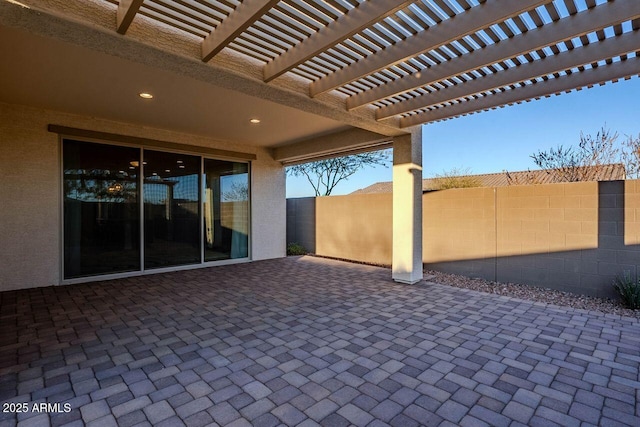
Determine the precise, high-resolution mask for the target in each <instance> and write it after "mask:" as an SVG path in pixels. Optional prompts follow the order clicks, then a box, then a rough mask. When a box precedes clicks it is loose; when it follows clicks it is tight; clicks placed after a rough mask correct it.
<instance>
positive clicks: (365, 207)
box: [315, 193, 393, 265]
mask: <svg viewBox="0 0 640 427" xmlns="http://www.w3.org/2000/svg"><path fill="white" fill-rule="evenodd" d="M391 197H392V195H391V193H386V194H357V195H349V196H332V197H318V198H316V227H315V230H316V253H317V254H319V255H324V256H330V257H335V258H344V259H351V260H354V261H362V262H370V263H374V264H385V265H391V250H392V249H391V248H392V215H393V212H392V200H391Z"/></svg>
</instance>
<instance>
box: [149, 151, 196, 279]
mask: <svg viewBox="0 0 640 427" xmlns="http://www.w3.org/2000/svg"><path fill="white" fill-rule="evenodd" d="M143 157H144V162H143V168H144V191H143V192H144V240H145V242H144V267H145V268H159V267H169V266H174V265H184V264H196V263H199V262H201V261H200V194H199V193H200V191H199V189H200V167H201V166H200V157H197V156H188V155H184V154H175V153H165V152H161V151H152V150H144V155H143Z"/></svg>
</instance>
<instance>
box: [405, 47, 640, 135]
mask: <svg viewBox="0 0 640 427" xmlns="http://www.w3.org/2000/svg"><path fill="white" fill-rule="evenodd" d="M639 74H640V58H637V57H635V58H632V59H627V60H626V61H619V62H614V63H612V64H610V65H604V66H600V67H598V68H592V69H589V70H586V71H583V72H580V73H572V74H570V75H566V76H562V77H558V78H555V79H550V80H546V81H543V82H538V83H535V84H530V85H528V86H525V87H521V88H517V89H514V90H509V91H505V92H501V93H496V94H494V95H490V96H485V97H482V98H479V99H475V100H471V101H466V102H460V103H458V104H455V105H451V106H448V107H445V108H440V109H437V110H432V111H427V112H424V113H420V114H415V115H412V116H409V117H405V118H403V119H401V120H400V127H402V128H408V127H412V126H417V125H421V124H424V123H429V122H434V121H437V120H444V119H449V118H452V117H457V116H462V115H465V114H470V113H475V112H478V111H484V110H489V109H492V108H497V107H502V106H504V105H510V104H514V103H518V102H523V101H528V100H531V99H536V98H542V97H547V96H551V95H554V94H560V93H563V92H568V91H571V90H574V89H579V88H583V87H589V86H594V85H597V84H603V83H606V82H610V81H614V80H619V79H624V78H627V77H631V76H634V75H639Z"/></svg>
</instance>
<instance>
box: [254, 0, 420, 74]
mask: <svg viewBox="0 0 640 427" xmlns="http://www.w3.org/2000/svg"><path fill="white" fill-rule="evenodd" d="M412 2H413V0H370V1H368V2H366V3H362V4H360V6H358V7H356V8H354V9H352V10H351V11H349V12H348V13H346V14H344V15H342V16H341V17H340V18H338V19H336V20H335V21H333V22H332V23H330V24H329V25H327V26H326V27H324V28H323V29H321V30H320V31H318V32H317V33H315V34H312V35H311V36H310V37H309V38H307V39H305V40H304V41H303V42H302V43H300V44H298V45H296V46H294V47H293V48H292V49H290V50H289V51H287V52H286V53H284V54H282V55H280V56H279V57H277V58H275V59H274V60H273V61H271V62H269V63H268V64H267V65H265V66H264V69H263V74H264V81H265V82H269V81H271V80H273V79H275V78H276V77H278V76H281V75H282V74H284V73H286V72H287V71H289V70H291V69H292V68H294V67H296V66H297V65H299V64H302V63H303V62H305V61H307V60H308V59H310V58H313V57H314V56H316V55H318V54H320V53H322V52H324V51H325V50H327V49H328V48H330V47H332V46H335V45H336V44H337V43H340V42H341V41H343V40H345V39H347V38H349V37H351V36H352V35H354V34H356V33H357V32H359V31H361V30H362V29H364V28H367V27H369V26H371V25H372V24H373V23H375V22H378V21H380V20H381V19H384V18H385V17H386V16H389V15H391V14H393V13H395V12H396V11H398V10H400V9H402V8H404V7H405V6H407V5H408V4H410V3H412Z"/></svg>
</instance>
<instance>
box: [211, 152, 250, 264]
mask: <svg viewBox="0 0 640 427" xmlns="http://www.w3.org/2000/svg"><path fill="white" fill-rule="evenodd" d="M204 177H205V188H204V240H205V245H204V259H205V261H216V260H221V259H230V258H246V257H247V256H249V167H248V165H247V164H246V163H235V162H226V161H222V160H213V159H205V160H204Z"/></svg>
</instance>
